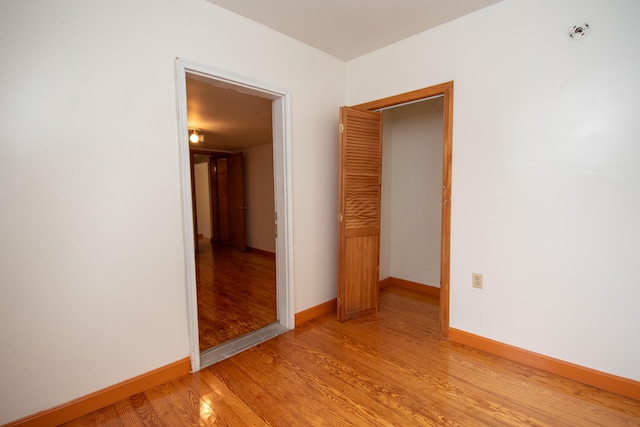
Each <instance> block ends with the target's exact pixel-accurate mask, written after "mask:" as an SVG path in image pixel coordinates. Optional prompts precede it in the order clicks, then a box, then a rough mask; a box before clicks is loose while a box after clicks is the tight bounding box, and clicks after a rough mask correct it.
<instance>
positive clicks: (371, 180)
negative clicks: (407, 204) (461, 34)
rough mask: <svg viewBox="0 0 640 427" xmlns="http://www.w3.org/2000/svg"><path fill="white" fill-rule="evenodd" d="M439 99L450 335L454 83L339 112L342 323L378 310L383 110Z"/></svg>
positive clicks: (443, 292) (444, 322) (445, 313)
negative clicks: (438, 97)
mask: <svg viewBox="0 0 640 427" xmlns="http://www.w3.org/2000/svg"><path fill="white" fill-rule="evenodd" d="M436 96H442V97H443V127H442V130H443V136H442V192H441V194H442V197H441V202H442V205H441V229H440V230H441V235H440V277H439V279H440V292H439V295H440V296H439V299H440V330H441V333H442V336H443V337H445V338H447V337H448V335H449V294H450V245H451V242H450V241H451V162H452V157H451V154H452V142H453V139H452V130H453V82H447V83H442V84H439V85H436V86H431V87H427V88H424V89H419V90H415V91H412V92H407V93H404V94H400V95H395V96H391V97H388V98H384V99H380V100H377V101H372V102H367V103H364V104H359V105H356V106H353V107H342V108H341V126H340V128H341V133H340V152H341V155H340V167H339V169H340V181H339V203H338V205H339V215H338V219H339V227H338V241H339V249H338V251H339V257H338V258H339V263H338V318H339V319H340V320H347V319H349V318H352V317H356V316H361V315H365V314H369V313H372V312H377V310H378V292H379V289H378V283H379V272H378V268H379V256H380V187H381V161H382V114H381V113H379V111H380V110H383V109H387V108H390V107H394V106H398V105H402V104H408V103H414V102H418V101H420V100H425V99H428V98H432V97H436ZM356 261H357V262H356Z"/></svg>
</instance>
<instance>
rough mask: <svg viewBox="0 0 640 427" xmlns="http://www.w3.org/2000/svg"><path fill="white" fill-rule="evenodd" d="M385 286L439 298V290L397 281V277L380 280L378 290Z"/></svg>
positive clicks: (402, 280) (408, 281) (429, 286)
mask: <svg viewBox="0 0 640 427" xmlns="http://www.w3.org/2000/svg"><path fill="white" fill-rule="evenodd" d="M387 286H397V287H399V288H404V289H409V290H412V291H415V292H419V293H421V294H425V295H431V296H433V297H439V296H440V288H438V287H435V286H431V285H424V284H422V283H418V282H412V281H410V280H404V279H398V278H397V277H387V278H386V279H382V280H381V281H380V289H382V288H386V287H387Z"/></svg>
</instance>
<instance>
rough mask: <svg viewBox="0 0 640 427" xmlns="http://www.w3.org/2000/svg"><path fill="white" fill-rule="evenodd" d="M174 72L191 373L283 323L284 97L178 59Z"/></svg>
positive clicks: (286, 266) (287, 316) (286, 321)
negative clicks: (175, 78)
mask: <svg viewBox="0 0 640 427" xmlns="http://www.w3.org/2000/svg"><path fill="white" fill-rule="evenodd" d="M176 72H177V88H178V117H179V121H180V127H181V129H182V130H181V131H180V138H179V140H180V153H181V184H182V188H183V194H182V196H183V198H182V200H183V202H182V205H183V206H182V208H183V224H184V227H185V233H186V234H185V267H186V279H187V283H186V284H187V307H188V316H189V336H190V347H191V361H192V370H194V371H196V370H199V369H201V368H202V367H205V366H208V365H210V364H212V363H215V362H216V361H218V360H221V359H224V358H226V357H229V356H231V355H233V354H235V353H238V352H239V351H242V350H244V349H246V348H249V347H251V346H253V345H256V344H258V343H260V342H262V341H264V340H266V339H269V338H271V337H273V336H276V335H278V334H280V333H282V332H285V331H287V330H289V329H291V328H293V325H294V322H293V309H292V308H293V301H292V295H291V292H290V289H291V287H292V283H291V280H292V274H291V271H290V270H291V267H290V266H291V262H292V261H291V247H292V246H291V245H292V242H291V237H290V232H289V229H290V226H289V224H290V222H291V219H290V218H291V202H290V193H289V188H290V177H289V169H290V166H289V164H290V161H291V160H290V154H289V153H290V149H289V144H290V142H289V141H288V131H287V126H286V123H287V121H288V119H289V111H288V102H289V101H288V97H289V95H288V93H287V92H284V91H281V90H279V89H275V88H270V87H266V86H265V85H263V84H261V83H260V84H257V83H253V82H251V81H249V80H246V79H244V78H241V77H239V76H235V75H229V74H227V73H224V72H222V71H220V70H216V69H212V68H209V67H205V66H202V65H198V64H192V63H189V62H188V61H184V60H181V59H177V60H176ZM193 134H197V137H195V138H193V139H191V138H189V137H190V136H192V135H193ZM189 140H191V141H192V142H189ZM240 181H244V182H242V183H240ZM239 189H240V190H239ZM238 195H240V196H241V197H240V198H238ZM203 197H204V199H203ZM198 199H203V200H205V201H202V200H200V202H198ZM276 218H279V221H276Z"/></svg>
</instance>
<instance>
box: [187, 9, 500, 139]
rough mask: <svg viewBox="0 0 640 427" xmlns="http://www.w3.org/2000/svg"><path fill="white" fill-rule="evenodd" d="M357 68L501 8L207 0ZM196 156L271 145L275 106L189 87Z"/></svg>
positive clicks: (194, 82) (192, 82)
mask: <svg viewBox="0 0 640 427" xmlns="http://www.w3.org/2000/svg"><path fill="white" fill-rule="evenodd" d="M207 1H209V2H210V3H213V4H216V5H218V6H221V7H223V8H225V9H228V10H230V11H232V12H235V13H237V14H239V15H243V16H245V17H247V18H249V19H251V20H253V21H257V22H259V23H261V24H263V25H265V26H267V27H270V28H272V29H274V30H276V31H279V32H281V33H284V34H286V35H289V36H291V37H293V38H295V39H298V40H300V41H302V42H304V43H306V44H308V45H311V46H314V47H316V48H318V49H320V50H322V51H325V52H327V53H328V54H330V55H333V56H335V57H337V58H340V59H342V60H345V61H346V60H350V59H353V58H356V57H358V56H361V55H364V54H366V53H369V52H372V51H374V50H377V49H380V48H382V47H384V46H387V45H389V44H392V43H395V42H397V41H400V40H402V39H405V38H407V37H409V36H412V35H414V34H418V33H420V32H423V31H426V30H428V29H429V28H433V27H435V26H438V25H440V24H444V23H445V22H448V21H451V20H453V19H456V18H459V17H461V16H463V15H467V14H469V13H472V12H474V11H477V10H479V9H482V8H484V7H487V6H490V5H492V4H494V3H498V2H499V1H501V0H207ZM187 113H188V122H189V127H190V128H194V127H195V128H199V129H202V130H203V131H204V134H205V138H204V142H203V143H198V144H191V147H192V148H201V149H216V150H224V151H236V150H239V149H242V148H247V147H252V146H256V145H261V144H265V143H268V142H271V101H270V100H268V99H264V98H260V97H256V96H253V95H248V94H244V93H240V92H237V91H235V90H233V89H229V88H225V87H217V86H215V83H214V85H211V84H207V83H205V82H203V81H198V79H187Z"/></svg>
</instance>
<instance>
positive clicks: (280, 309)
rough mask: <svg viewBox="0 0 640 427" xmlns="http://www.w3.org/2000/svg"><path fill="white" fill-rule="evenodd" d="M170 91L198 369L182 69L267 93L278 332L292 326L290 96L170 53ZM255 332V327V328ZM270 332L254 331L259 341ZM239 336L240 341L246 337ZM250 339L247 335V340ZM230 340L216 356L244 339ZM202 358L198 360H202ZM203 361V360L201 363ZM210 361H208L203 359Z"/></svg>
mask: <svg viewBox="0 0 640 427" xmlns="http://www.w3.org/2000/svg"><path fill="white" fill-rule="evenodd" d="M175 68H176V92H177V110H178V146H179V147H178V148H179V155H180V190H181V193H182V194H181V199H182V233H183V245H184V273H185V284H186V298H187V321H188V325H187V326H188V330H189V331H188V332H189V347H190V349H189V356H190V357H191V370H192V371H193V372H196V371H198V370H200V368H201V360H200V358H201V355H200V347H199V338H198V304H197V293H196V274H195V257H194V253H195V242H194V234H193V226H194V224H193V215H192V210H193V207H192V206H193V205H192V201H191V173H190V156H189V132H188V129H187V86H186V78H187V74H189V75H190V76H197V77H199V78H202V79H203V80H210V81H211V80H213V81H215V85H216V86H220V87H226V88H236V89H237V90H239V91H242V92H245V93H251V94H253V95H257V96H260V97H262V98H268V99H271V100H272V101H273V105H272V111H273V113H272V116H273V160H274V162H273V163H274V165H273V166H274V183H275V188H274V190H275V208H276V218H277V239H276V254H277V256H276V300H277V316H278V317H277V323H276V324H275V330H277V331H284V330H290V329H293V328H294V327H295V320H294V311H293V310H294V309H293V233H292V224H293V212H292V191H291V188H292V183H291V136H290V135H291V131H290V123H291V120H290V118H291V113H290V95H289V92H288V91H286V90H282V89H279V88H276V87H274V86H271V85H267V84H265V83H262V82H258V81H255V80H252V79H249V78H246V77H243V76H239V75H236V74H233V73H229V72H226V71H223V70H219V69H216V68H212V67H209V66H206V65H201V64H197V63H194V62H191V61H188V60H185V59H182V58H176V61H175ZM258 332H259V331H258ZM276 334H277V333H275V334H273V333H272V334H264V333H261V334H260V333H259V334H257V337H256V339H259V340H262V341H264V340H265V339H268V338H270V337H271V336H273V335H276ZM246 341H247V340H246V339H243V340H242V343H244V342H246ZM249 341H251V340H249ZM240 344H241V343H236V344H235V345H232V346H231V349H227V350H225V352H223V353H222V354H219V355H217V356H216V357H217V358H218V359H222V358H225V357H229V356H231V355H232V354H233V353H234V352H235V353H237V352H238V351H242V350H243V349H244V348H247V347H248V346H251V345H255V344H257V342H249V343H248V344H242V345H240ZM203 363H204V362H203ZM206 363H209V362H206ZM209 364H210V363H209Z"/></svg>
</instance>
